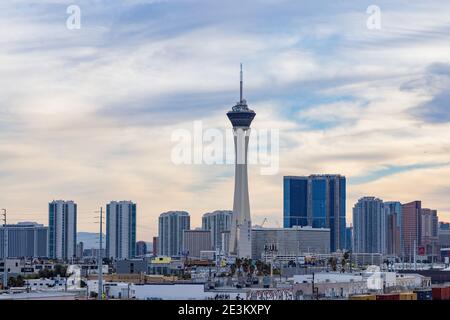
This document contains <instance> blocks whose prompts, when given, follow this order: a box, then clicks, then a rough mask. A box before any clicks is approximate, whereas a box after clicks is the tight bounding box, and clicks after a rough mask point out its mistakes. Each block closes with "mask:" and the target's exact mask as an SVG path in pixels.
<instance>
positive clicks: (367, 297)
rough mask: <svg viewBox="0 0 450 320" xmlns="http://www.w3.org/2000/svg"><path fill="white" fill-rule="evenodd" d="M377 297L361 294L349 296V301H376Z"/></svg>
mask: <svg viewBox="0 0 450 320" xmlns="http://www.w3.org/2000/svg"><path fill="white" fill-rule="evenodd" d="M376 299H377V297H376V296H375V295H373V294H361V295H354V296H350V298H349V300H376Z"/></svg>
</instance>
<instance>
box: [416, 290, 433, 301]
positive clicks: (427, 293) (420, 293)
mask: <svg viewBox="0 0 450 320" xmlns="http://www.w3.org/2000/svg"><path fill="white" fill-rule="evenodd" d="M414 293H415V294H416V295H417V300H432V299H433V295H432V291H431V289H429V290H428V289H423V290H414Z"/></svg>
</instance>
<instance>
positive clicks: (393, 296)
mask: <svg viewBox="0 0 450 320" xmlns="http://www.w3.org/2000/svg"><path fill="white" fill-rule="evenodd" d="M377 300H400V294H398V293H389V294H377Z"/></svg>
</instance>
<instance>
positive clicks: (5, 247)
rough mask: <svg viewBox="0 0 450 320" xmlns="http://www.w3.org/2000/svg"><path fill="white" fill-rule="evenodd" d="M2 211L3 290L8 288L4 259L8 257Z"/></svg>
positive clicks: (6, 268) (4, 211)
mask: <svg viewBox="0 0 450 320" xmlns="http://www.w3.org/2000/svg"><path fill="white" fill-rule="evenodd" d="M2 211H3V290H5V289H6V288H8V267H7V266H6V258H7V257H8V230H7V229H6V209H2Z"/></svg>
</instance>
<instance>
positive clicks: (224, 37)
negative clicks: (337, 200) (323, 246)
mask: <svg viewBox="0 0 450 320" xmlns="http://www.w3.org/2000/svg"><path fill="white" fill-rule="evenodd" d="M69 5H77V6H78V7H79V8H80V13H81V16H80V28H79V29H73V28H68V27H67V19H68V18H70V16H71V14H70V13H69V14H68V13H67V8H68V6H69ZM371 5H376V6H377V7H378V8H379V9H380V16H379V17H380V18H381V19H380V20H379V21H380V28H379V29H378V28H375V29H374V28H369V27H368V26H367V20H368V19H370V18H371V16H372V12H369V13H367V9H368V7H369V6H371ZM448 12H450V2H448V1H444V0H441V1H435V0H427V1H414V2H411V1H406V0H405V1H401V0H396V1H392V0H390V1H381V0H370V1H364V0H358V1H356V0H355V1H348V0H345V1H344V0H340V1H339V0H335V1H324V0H316V1H299V0H294V1H288V0H277V1H275V0H253V1H246V0H241V1H233V0H230V1H197V0H178V1H177V0H174V1H172V0H167V1H164V0H160V1H158V0H153V1H151V0H148V1H146V0H128V1H127V0H116V1H106V0H103V1H102V0H79V1H77V0H70V1H63V0H39V1H37V0H35V1H32V0H15V1H14V0H13V1H2V2H1V3H0V186H1V188H0V207H1V208H7V209H8V221H9V222H11V223H14V222H18V221H37V222H40V223H43V224H48V202H49V201H51V200H54V199H55V200H56V199H65V200H74V201H76V202H77V204H78V230H79V231H90V232H95V231H96V230H97V229H98V224H95V222H96V218H95V217H96V216H98V213H95V211H97V210H99V207H100V206H103V207H104V206H105V205H106V203H108V202H109V201H111V200H132V201H134V202H136V203H137V208H138V209H137V212H138V213H137V215H138V217H137V220H138V226H137V238H138V240H147V241H148V240H151V238H152V237H153V236H155V235H157V218H158V216H159V214H160V213H162V212H165V211H169V210H185V211H188V212H189V213H190V214H191V226H192V227H199V226H201V216H202V214H204V213H206V212H210V211H213V210H217V209H231V208H232V201H233V188H234V168H233V165H225V164H224V165H207V164H181V165H180V164H178V165H177V164H175V163H174V162H173V161H172V158H171V153H172V150H173V148H174V142H173V141H172V139H171V136H172V134H173V132H174V131H176V130H180V129H185V130H191V131H192V130H193V123H194V121H201V123H202V124H203V126H204V127H208V128H218V129H219V130H225V129H226V128H229V127H230V124H229V121H228V119H227V117H226V112H227V111H228V110H230V108H231V107H232V106H233V105H234V104H235V103H236V101H237V100H238V99H239V63H243V65H244V78H245V80H244V95H245V98H246V99H247V101H248V104H249V106H250V108H251V109H253V110H255V112H256V118H255V120H254V122H253V124H252V128H254V130H255V131H256V132H257V130H259V129H269V130H272V129H276V130H278V131H279V139H280V143H279V145H280V148H279V159H280V163H279V171H278V173H277V174H275V175H262V174H261V170H260V169H261V165H251V166H250V167H249V189H250V204H251V213H252V219H253V222H254V223H261V222H262V221H263V219H264V218H267V224H266V225H268V226H281V225H282V212H283V199H282V191H283V186H282V181H283V176H284V175H309V174H320V173H330V174H342V175H345V176H346V178H347V224H350V223H351V211H352V207H353V205H354V203H355V202H356V201H357V200H358V198H360V197H363V196H376V197H379V198H381V199H383V200H385V201H394V200H397V201H401V202H409V201H414V200H422V206H423V207H428V208H433V209H437V210H438V215H439V217H440V220H444V221H445V220H447V221H449V220H450V197H449V195H450V108H449V102H448V101H450V93H449V92H450V91H448V88H449V87H450V17H449V15H448Z"/></svg>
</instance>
